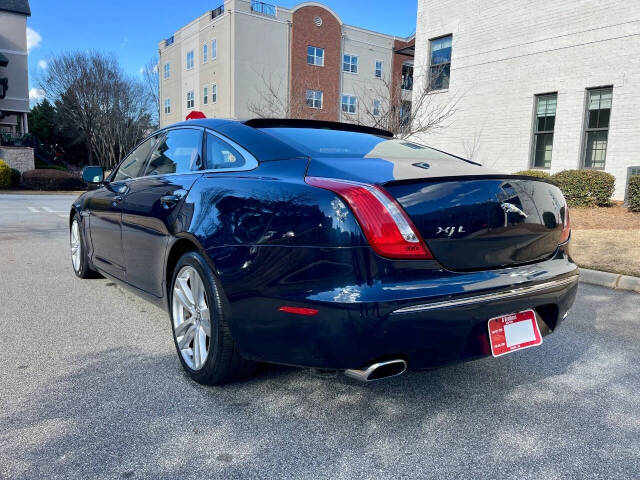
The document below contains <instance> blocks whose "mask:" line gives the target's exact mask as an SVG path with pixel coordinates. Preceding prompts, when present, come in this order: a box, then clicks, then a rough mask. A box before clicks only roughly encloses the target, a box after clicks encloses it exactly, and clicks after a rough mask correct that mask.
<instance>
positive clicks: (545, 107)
mask: <svg viewBox="0 0 640 480" xmlns="http://www.w3.org/2000/svg"><path fill="white" fill-rule="evenodd" d="M557 102H558V94H557V93H551V94H549V95H537V96H536V116H535V120H534V125H533V167H534V168H551V151H552V150H553V129H554V128H555V124H556V104H557Z"/></svg>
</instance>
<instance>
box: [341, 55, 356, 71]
mask: <svg viewBox="0 0 640 480" xmlns="http://www.w3.org/2000/svg"><path fill="white" fill-rule="evenodd" d="M346 57H349V61H348V62H347V60H346ZM354 59H355V62H354ZM345 63H348V64H349V70H345V69H344V65H345ZM354 65H355V68H356V70H355V72H354V71H353V67H354ZM342 71H343V72H345V73H353V74H354V75H357V74H358V55H353V54H351V53H345V54H343V55H342Z"/></svg>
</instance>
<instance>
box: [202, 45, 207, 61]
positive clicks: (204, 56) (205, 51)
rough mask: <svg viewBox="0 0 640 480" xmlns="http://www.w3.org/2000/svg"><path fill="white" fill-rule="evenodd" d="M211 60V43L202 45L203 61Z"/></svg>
mask: <svg viewBox="0 0 640 480" xmlns="http://www.w3.org/2000/svg"><path fill="white" fill-rule="evenodd" d="M208 60H209V44H208V43H205V44H204V45H202V63H207V61H208Z"/></svg>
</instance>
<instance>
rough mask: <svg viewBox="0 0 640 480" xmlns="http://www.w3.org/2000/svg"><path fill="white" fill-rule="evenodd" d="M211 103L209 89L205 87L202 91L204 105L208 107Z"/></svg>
mask: <svg viewBox="0 0 640 480" xmlns="http://www.w3.org/2000/svg"><path fill="white" fill-rule="evenodd" d="M207 103H209V87H204V89H203V90H202V104H203V105H206V104H207Z"/></svg>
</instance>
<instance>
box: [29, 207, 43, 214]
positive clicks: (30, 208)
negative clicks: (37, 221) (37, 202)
mask: <svg viewBox="0 0 640 480" xmlns="http://www.w3.org/2000/svg"><path fill="white" fill-rule="evenodd" d="M27 208H28V209H29V211H30V212H31V213H40V210H38V209H37V208H36V207H27Z"/></svg>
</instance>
